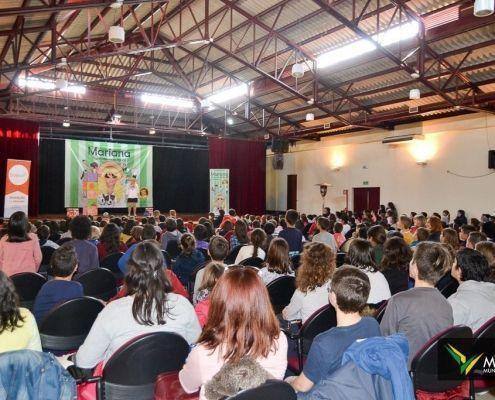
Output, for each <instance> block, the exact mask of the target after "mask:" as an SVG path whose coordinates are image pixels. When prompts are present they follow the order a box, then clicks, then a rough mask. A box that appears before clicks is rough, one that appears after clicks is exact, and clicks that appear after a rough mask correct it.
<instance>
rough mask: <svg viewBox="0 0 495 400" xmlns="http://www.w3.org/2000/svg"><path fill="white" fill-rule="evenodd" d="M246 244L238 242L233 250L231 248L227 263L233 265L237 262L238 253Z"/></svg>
mask: <svg viewBox="0 0 495 400" xmlns="http://www.w3.org/2000/svg"><path fill="white" fill-rule="evenodd" d="M244 246H245V244H238V245H237V246H235V247H234V248H233V249H232V250H230V253H229V255H228V256H227V258H226V259H225V261H224V262H225V264H226V265H232V264H234V263H235V259H236V258H237V255H238V254H239V251H240V250H241V247H244Z"/></svg>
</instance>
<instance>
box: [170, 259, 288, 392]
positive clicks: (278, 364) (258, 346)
mask: <svg viewBox="0 0 495 400" xmlns="http://www.w3.org/2000/svg"><path fill="white" fill-rule="evenodd" d="M246 356H249V357H251V358H253V359H254V360H255V361H256V362H258V363H259V365H260V366H261V367H263V368H264V369H265V370H266V371H267V372H268V373H269V374H270V375H271V376H272V377H273V378H275V379H282V378H283V376H284V374H285V370H286V368H287V339H286V337H285V335H284V334H283V333H282V332H281V331H280V328H279V323H278V321H277V318H276V317H275V314H274V313H273V310H272V306H271V303H270V299H269V297H268V292H267V290H266V287H265V285H264V284H263V282H262V281H261V279H260V278H259V277H258V275H257V274H256V272H255V271H254V270H253V269H251V268H239V267H233V268H229V270H228V271H227V272H225V273H224V274H223V275H222V277H221V278H220V279H219V280H218V282H217V284H216V285H215V287H214V288H213V291H212V293H211V295H210V309H209V314H208V321H207V323H206V326H205V327H204V329H203V333H202V334H201V336H200V338H199V340H198V345H197V346H196V347H194V348H193V349H192V350H191V353H189V356H188V358H187V360H186V363H185V365H184V367H183V368H182V370H181V371H180V373H179V380H180V383H181V385H182V387H183V389H184V390H185V391H186V392H187V393H194V392H196V391H198V390H199V389H200V400H205V399H206V396H205V393H204V385H205V384H206V383H207V382H208V381H210V380H211V379H212V378H213V376H214V375H215V374H216V373H217V372H218V371H220V369H221V368H222V366H223V365H224V364H225V363H227V362H238V361H239V360H241V359H242V358H244V357H246Z"/></svg>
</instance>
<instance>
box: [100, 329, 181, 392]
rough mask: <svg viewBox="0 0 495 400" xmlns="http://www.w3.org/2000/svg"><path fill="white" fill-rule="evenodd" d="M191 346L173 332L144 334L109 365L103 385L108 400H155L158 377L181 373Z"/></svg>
mask: <svg viewBox="0 0 495 400" xmlns="http://www.w3.org/2000/svg"><path fill="white" fill-rule="evenodd" d="M188 353H189V345H188V344H187V342H186V341H185V339H184V338H183V337H182V336H180V335H178V334H176V333H171V332H155V333H151V334H148V335H143V336H140V337H138V338H135V339H134V340H132V341H130V342H129V343H127V344H125V345H124V346H122V347H121V348H120V349H119V350H117V351H116V352H115V353H114V354H113V355H112V356H111V357H110V359H109V360H108V362H107V363H106V364H105V367H104V369H103V378H102V383H101V385H100V388H101V391H102V392H103V393H102V394H104V396H102V398H105V399H106V400H112V399H118V400H127V399H133V400H134V399H153V391H154V385H155V380H156V377H157V376H158V375H159V374H161V373H164V372H171V371H179V370H180V369H181V368H182V366H183V365H184V362H185V361H186V358H187V355H188Z"/></svg>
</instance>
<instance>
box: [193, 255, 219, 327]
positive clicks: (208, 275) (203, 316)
mask: <svg viewBox="0 0 495 400" xmlns="http://www.w3.org/2000/svg"><path fill="white" fill-rule="evenodd" d="M204 271H205V272H204V274H203V281H202V283H201V286H200V287H199V290H198V293H197V294H196V295H195V297H194V304H196V306H195V307H194V311H196V315H197V317H198V320H199V324H200V325H201V327H202V328H203V327H204V326H205V324H206V320H207V319H208V310H209V308H210V294H211V291H212V290H213V288H214V287H215V285H216V283H217V281H218V280H219V279H220V277H221V276H222V274H223V273H224V271H225V265H224V264H223V263H218V262H211V263H209V264H208V265H207V266H206V267H205V268H204Z"/></svg>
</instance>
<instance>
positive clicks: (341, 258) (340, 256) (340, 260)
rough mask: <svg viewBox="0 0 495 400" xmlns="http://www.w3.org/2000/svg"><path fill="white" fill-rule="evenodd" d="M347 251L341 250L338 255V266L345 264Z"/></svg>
mask: <svg viewBox="0 0 495 400" xmlns="http://www.w3.org/2000/svg"><path fill="white" fill-rule="evenodd" d="M345 256H346V253H344V252H343V251H339V252H338V253H337V256H336V262H337V268H338V267H341V266H342V265H344V264H345Z"/></svg>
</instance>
